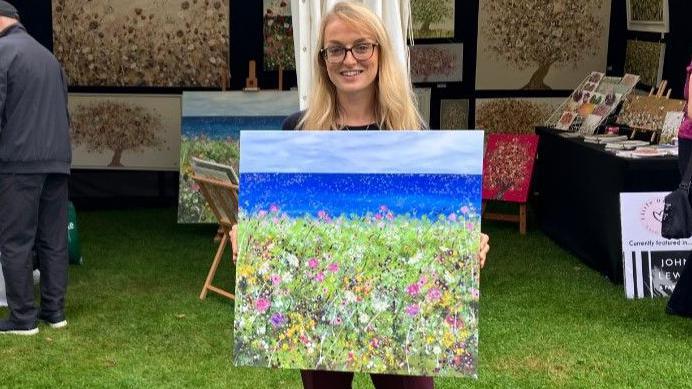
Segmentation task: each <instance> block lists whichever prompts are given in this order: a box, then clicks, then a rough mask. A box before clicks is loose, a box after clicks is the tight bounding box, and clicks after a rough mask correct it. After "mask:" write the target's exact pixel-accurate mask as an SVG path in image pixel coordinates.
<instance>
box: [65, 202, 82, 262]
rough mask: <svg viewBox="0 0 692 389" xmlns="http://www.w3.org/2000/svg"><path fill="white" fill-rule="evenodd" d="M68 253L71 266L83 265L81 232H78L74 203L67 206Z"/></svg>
mask: <svg viewBox="0 0 692 389" xmlns="http://www.w3.org/2000/svg"><path fill="white" fill-rule="evenodd" d="M67 252H68V254H69V257H70V264H71V265H82V264H83V263H84V258H82V247H81V244H80V243H79V230H77V211H76V210H75V208H74V205H73V204H72V202H71V201H70V202H68V204H67Z"/></svg>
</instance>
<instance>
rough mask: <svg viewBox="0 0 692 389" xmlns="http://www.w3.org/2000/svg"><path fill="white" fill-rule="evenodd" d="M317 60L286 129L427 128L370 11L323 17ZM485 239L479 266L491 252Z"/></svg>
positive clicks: (332, 375) (336, 384)
mask: <svg viewBox="0 0 692 389" xmlns="http://www.w3.org/2000/svg"><path fill="white" fill-rule="evenodd" d="M317 44H318V45H319V46H318V47H320V48H321V49H320V50H319V52H318V53H317V55H316V56H315V62H314V65H313V66H314V77H313V81H314V84H313V86H312V91H311V94H310V102H311V104H310V106H309V108H308V109H307V110H306V111H301V112H297V113H295V114H293V115H291V116H290V117H288V118H287V119H286V121H285V122H284V125H283V129H284V130H324V129H328V130H351V131H366V130H410V129H423V128H425V127H426V124H425V123H424V121H423V120H422V119H421V116H420V114H419V113H418V111H417V109H416V106H415V103H414V94H413V90H412V88H411V83H410V82H408V79H407V77H406V75H405V72H404V70H403V67H402V66H401V63H399V61H398V60H397V59H396V58H395V56H394V55H393V48H392V44H391V41H390V39H389V36H388V34H387V32H386V30H385V28H384V25H383V23H382V21H381V20H380V19H379V18H378V17H377V16H376V15H375V14H374V13H372V12H371V11H370V10H369V9H368V8H367V7H365V6H363V5H360V4H358V3H353V2H346V1H344V2H340V3H337V4H336V5H335V6H334V8H333V9H332V10H331V11H330V12H329V13H327V14H326V15H325V16H324V19H323V20H322V24H321V28H320V33H319V37H318V43H317ZM488 242H489V238H488V236H487V235H485V234H481V244H480V250H479V253H478V257H479V259H480V264H481V267H482V266H483V265H484V263H485V258H486V255H487V253H488V250H489V249H490V246H489V244H488ZM301 377H302V380H303V386H304V388H308V389H312V388H350V387H351V382H352V380H353V373H349V372H332V371H302V372H301ZM371 379H372V381H373V384H374V385H375V387H376V388H433V387H434V383H433V379H432V377H415V376H399V375H389V374H372V375H371Z"/></svg>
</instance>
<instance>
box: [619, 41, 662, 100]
mask: <svg viewBox="0 0 692 389" xmlns="http://www.w3.org/2000/svg"><path fill="white" fill-rule="evenodd" d="M665 53H666V45H665V43H659V42H645V41H638V40H628V41H627V50H626V53H625V73H631V74H637V75H639V82H640V83H641V84H644V86H645V87H646V89H649V88H651V87H652V86H657V85H658V83H659V82H661V79H662V78H663V60H664V58H665Z"/></svg>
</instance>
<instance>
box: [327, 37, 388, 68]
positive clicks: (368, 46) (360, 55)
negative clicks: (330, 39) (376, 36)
mask: <svg viewBox="0 0 692 389" xmlns="http://www.w3.org/2000/svg"><path fill="white" fill-rule="evenodd" d="M377 46H379V45H378V44H377V43H369V42H363V43H357V44H355V45H353V46H351V47H349V48H346V47H344V46H329V47H325V48H324V49H322V50H320V53H322V57H324V60H325V61H327V62H329V63H342V62H344V60H345V59H346V53H348V52H349V51H350V52H351V54H352V55H353V58H355V59H356V61H367V60H369V59H370V58H371V57H372V55H373V54H374V53H375V47H377Z"/></svg>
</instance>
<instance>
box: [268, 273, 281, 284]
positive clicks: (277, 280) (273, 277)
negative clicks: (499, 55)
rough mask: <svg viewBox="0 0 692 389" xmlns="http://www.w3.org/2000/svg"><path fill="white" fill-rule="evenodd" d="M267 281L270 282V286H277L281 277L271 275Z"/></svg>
mask: <svg viewBox="0 0 692 389" xmlns="http://www.w3.org/2000/svg"><path fill="white" fill-rule="evenodd" d="M269 279H270V280H271V282H272V285H274V286H276V285H279V284H280V283H281V276H280V275H278V274H272V275H271V277H269Z"/></svg>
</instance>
